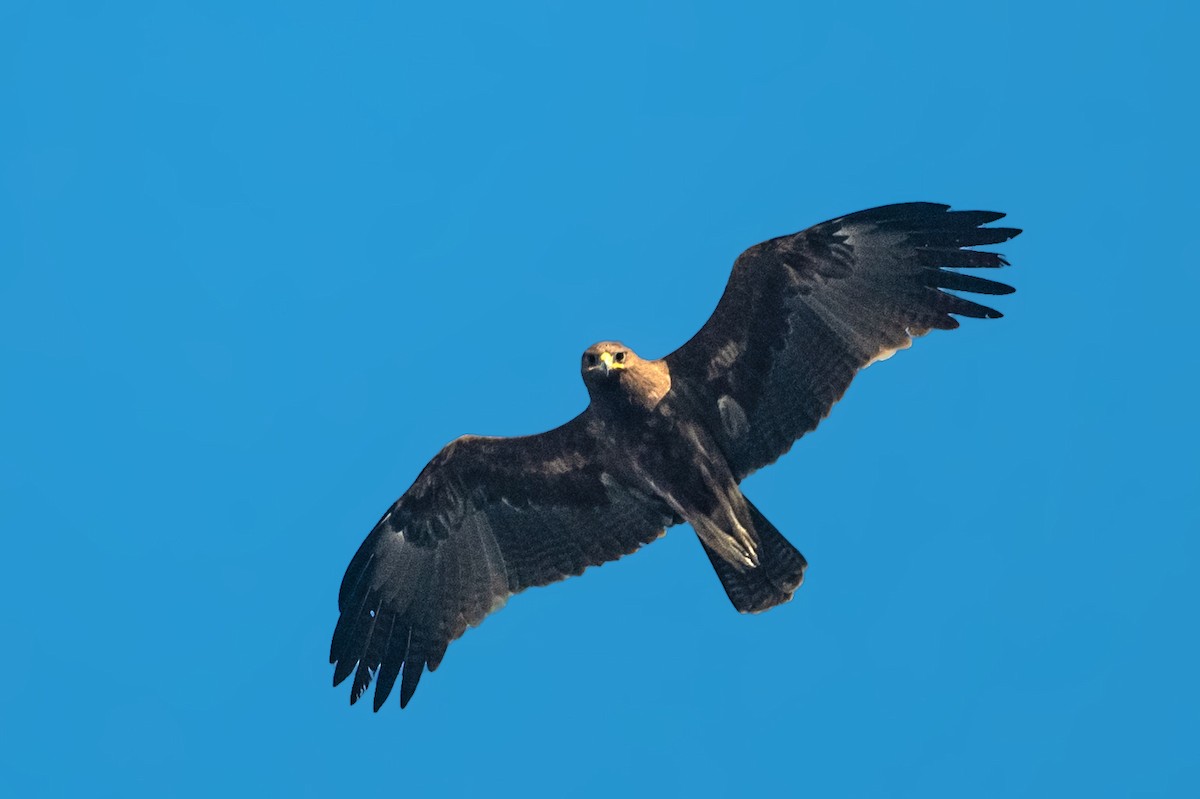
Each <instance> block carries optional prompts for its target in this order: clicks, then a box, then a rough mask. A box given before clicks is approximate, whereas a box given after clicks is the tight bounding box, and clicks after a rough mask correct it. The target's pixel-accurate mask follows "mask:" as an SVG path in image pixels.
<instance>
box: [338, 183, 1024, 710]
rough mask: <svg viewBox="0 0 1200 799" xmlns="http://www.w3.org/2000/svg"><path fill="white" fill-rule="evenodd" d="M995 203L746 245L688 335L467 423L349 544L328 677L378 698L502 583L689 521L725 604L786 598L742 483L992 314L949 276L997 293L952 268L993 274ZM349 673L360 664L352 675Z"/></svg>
mask: <svg viewBox="0 0 1200 799" xmlns="http://www.w3.org/2000/svg"><path fill="white" fill-rule="evenodd" d="M1000 216H1002V215H1001V214H996V213H992V212H980V211H967V212H963V211H958V212H953V211H949V209H948V206H943V205H935V204H932V203H907V204H903V205H892V206H883V207H881V208H875V209H870V210H868V211H861V212H859V213H856V214H851V215H848V216H845V217H841V218H839V219H834V220H832V221H830V222H825V223H822V224H820V225H816V226H814V227H812V228H809V229H808V230H805V231H803V232H801V233H797V234H795V235H792V236H784V237H781V238H778V239H772V240H771V241H767V242H764V243H762V244H759V245H755V246H754V247H751V248H750V249H748V250H746V252H744V253H743V254H742V255H741V256H740V257H739V258H738V259H737V262H736V263H735V264H734V269H733V273H732V275H731V276H730V279H729V285H728V286H727V287H726V290H725V294H724V295H723V296H722V298H721V301H720V303H719V304H718V306H717V309H716V311H714V313H713V315H712V317H711V318H710V319H709V321H708V322H707V323H706V324H705V325H704V327H703V328H702V329H701V330H700V332H698V333H697V334H696V335H695V336H694V337H693V338H692V339H691V340H690V341H689V342H688V343H686V344H685V345H684V346H682V347H680V348H679V349H678V350H676V351H675V352H673V353H671V354H670V355H668V356H667V357H665V358H662V359H659V360H643V359H642V358H640V357H638V356H637V354H636V353H634V352H633V351H632V350H631V349H629V348H628V347H626V346H624V345H623V344H621V343H619V342H614V341H606V342H601V343H599V344H595V345H593V346H592V347H589V348H588V349H587V350H586V351H585V352H584V355H583V359H582V366H581V371H582V375H583V380H584V383H585V384H586V386H587V388H588V393H589V395H590V397H591V404H590V405H589V406H588V408H587V409H586V410H585V411H584V412H583V413H582V414H580V415H579V416H577V417H576V418H575V419H573V420H571V421H570V422H567V423H566V424H564V425H562V426H561V427H558V428H555V429H553V430H550V431H548V432H546V433H542V434H539V435H533V436H524V437H518V438H488V437H480V436H463V437H461V438H459V439H456V440H455V441H453V442H451V443H450V444H448V445H447V446H446V447H445V448H444V449H443V450H442V451H441V452H440V453H439V454H438V455H437V456H436V457H435V458H434V459H433V460H432V461H430V463H429V464H428V465H427V466H426V467H425V469H424V470H422V472H421V474H420V475H419V476H418V477H417V479H416V481H415V482H414V483H413V485H412V487H411V488H410V489H409V490H408V491H407V492H405V494H404V495H403V496H401V497H400V499H399V500H397V501H396V502H395V504H394V505H393V506H392V507H391V509H389V510H388V512H387V513H386V514H385V515H384V517H383V518H382V519H380V521H379V522H378V524H376V526H375V528H374V529H373V530H372V531H371V534H370V535H369V536H368V537H367V539H366V541H364V542H363V544H362V546H361V547H360V548H359V550H358V553H357V554H356V555H355V556H354V558H353V560H352V561H351V563H350V566H349V568H348V569H347V571H346V576H345V578H344V580H343V582H342V587H341V591H340V592H339V597H338V604H339V608H340V610H341V617H340V619H339V621H338V624H337V628H336V630H335V631H334V636H333V642H332V645H331V648H330V662H331V663H335V664H336V667H335V669H334V684H335V685H337V684H338V683H340V682H341V681H342V680H344V679H345V678H346V677H348V676H349V675H350V673H351V672H352V671H353V672H355V677H354V684H353V687H352V690H351V702H354V701H356V700H357V699H358V698H359V697H360V696H361V695H362V693H363V692H364V691H365V690H366V688H367V686H368V685H369V684H370V682H371V681H372V679H375V680H376V690H375V709H376V710H378V709H379V707H380V706H381V705H382V703H383V701H384V700H385V699H386V698H387V695H388V693H389V692H390V691H391V689H392V687H393V685H394V684H395V682H396V680H397V678H399V677H400V675H401V671H403V677H402V678H401V687H400V704H401V707H403V706H404V705H406V704H407V703H408V701H409V699H410V698H411V697H412V694H413V692H414V691H415V690H416V687H417V682H418V680H419V679H420V677H421V674H422V672H423V670H424V669H425V668H426V667H428V668H429V669H430V670H434V669H436V668H437V666H438V664H439V663H440V662H441V659H442V657H443V655H444V654H445V651H446V647H447V646H448V645H449V643H450V642H451V641H452V640H453V639H455V638H457V637H458V636H459V635H461V634H462V633H463V631H465V630H466V628H467V627H468V626H470V625H474V624H478V623H479V622H480V621H482V620H483V618H484V617H485V616H486V615H487V614H488V613H490V612H492V611H493V610H495V609H497V608H498V607H500V606H501V605H503V604H504V602H505V600H506V599H507V598H508V597H509V596H511V595H512V594H513V593H516V592H518V591H521V590H524V589H525V588H529V587H532V586H537V585H545V584H547V583H550V582H554V581H557V580H561V579H563V578H565V577H568V576H571V575H575V574H579V573H580V572H582V571H583V570H584V569H585V568H587V567H588V566H591V565H598V564H600V563H604V562H606V561H609V560H613V559H616V558H619V557H621V556H622V555H625V554H628V553H630V552H633V551H636V550H637V549H638V548H639V547H641V546H643V545H645V544H647V543H649V542H650V541H653V540H654V539H656V538H658V537H659V536H661V535H662V534H663V532H664V531H665V529H666V528H667V527H669V526H671V525H673V524H677V523H680V522H683V521H687V522H688V523H690V524H691V526H692V528H693V529H694V530H695V531H696V534H697V536H698V537H699V539H700V542H701V545H702V546H703V547H704V550H705V552H706V553H707V554H708V557H709V560H710V562H711V563H712V565H713V568H714V569H715V571H716V572H717V576H718V577H719V579H720V580H721V583H722V585H723V587H724V588H725V591H726V593H727V594H728V596H729V598H730V600H731V601H732V603H733V605H734V606H735V607H736V608H737V609H738V610H739V611H742V612H759V611H763V610H766V609H769V608H771V607H774V606H776V605H778V604H781V603H783V602H786V601H788V600H789V599H791V597H792V595H793V593H794V592H795V590H796V588H797V587H798V586H799V585H800V583H801V582H802V580H803V577H804V570H805V568H806V566H807V563H806V562H805V560H804V557H803V556H802V555H801V554H800V553H799V552H798V551H797V550H796V549H795V547H793V546H792V545H791V544H790V543H789V542H788V541H787V540H786V539H785V538H784V537H783V536H782V535H781V534H780V533H779V531H778V530H776V529H775V527H774V526H773V525H772V524H771V523H770V522H769V521H768V520H767V519H766V518H765V517H764V516H763V514H762V513H761V512H760V511H759V510H758V509H757V508H756V507H754V505H753V504H752V503H751V502H750V501H749V500H748V499H746V497H745V496H744V495H743V494H742V492H741V489H740V488H739V484H740V483H741V481H742V480H743V479H744V478H745V477H746V476H747V475H749V474H750V473H751V472H753V471H755V470H756V469H758V468H761V467H762V466H765V465H767V464H769V463H771V462H773V461H774V460H776V459H777V458H779V457H780V456H781V455H782V454H784V453H785V452H787V450H788V449H789V448H790V447H791V446H792V443H793V442H794V441H795V440H796V439H798V438H799V437H801V436H802V435H804V434H805V433H807V432H808V431H810V430H812V429H813V428H815V427H816V426H817V423H818V422H819V421H820V420H821V419H822V418H824V416H825V415H826V414H828V412H829V410H830V409H831V408H832V407H833V404H834V403H835V402H836V401H837V400H838V399H839V398H840V397H841V395H842V393H843V392H844V391H845V390H846V388H847V387H848V386H849V384H850V381H851V380H852V379H853V377H854V375H855V374H856V373H857V372H858V371H860V370H861V369H863V368H865V367H867V366H869V365H870V364H872V363H874V362H876V361H878V360H883V359H885V358H887V357H890V356H891V355H892V354H893V353H895V352H896V351H897V350H899V349H904V348H905V347H907V346H909V344H910V343H911V340H912V338H913V337H915V336H920V335H923V334H924V333H926V332H928V331H929V330H930V329H934V328H943V329H950V328H954V327H957V326H958V322H957V321H956V320H955V319H954V317H953V316H951V314H957V315H962V316H973V317H981V318H993V317H998V316H999V315H1000V314H999V313H997V312H996V311H994V310H992V309H991V308H987V307H985V306H982V305H978V304H976V303H974V302H971V301H969V300H966V299H963V298H961V297H958V296H956V295H953V294H949V293H946V292H945V291H942V290H941V289H947V288H948V289H955V290H962V291H972V292H977V293H984V294H1004V293H1008V292H1010V291H1011V290H1012V289H1011V288H1009V287H1008V286H1005V285H1004V284H1002V283H997V282H994V281H991V280H987V279H983V278H978V277H973V276H970V275H966V274H962V273H959V272H954V271H949V270H948V269H947V268H946V267H950V268H995V267H999V266H1003V265H1005V263H1006V262H1005V261H1004V259H1003V258H1001V257H1000V256H999V255H997V254H995V253H989V252H981V251H977V250H972V249H966V248H968V247H972V246H975V245H981V244H994V243H998V242H1001V241H1006V240H1007V239H1009V238H1012V237H1013V236H1015V235H1016V234H1017V233H1018V232H1019V231H1016V230H1014V229H1012V228H987V227H982V225H983V224H986V223H987V222H991V221H994V220H996V219H998V218H1000ZM356 667H357V670H356Z"/></svg>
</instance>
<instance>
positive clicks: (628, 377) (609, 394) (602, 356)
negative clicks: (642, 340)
mask: <svg viewBox="0 0 1200 799" xmlns="http://www.w3.org/2000/svg"><path fill="white" fill-rule="evenodd" d="M580 370H581V371H582V372H583V382H584V384H585V385H586V386H587V390H588V394H590V395H591V397H592V402H593V404H595V403H599V404H600V405H602V406H603V405H610V406H611V403H612V402H614V401H617V400H618V399H619V402H618V407H623V406H624V403H626V402H632V403H635V404H638V405H642V406H643V407H646V408H653V407H654V406H655V405H657V404H658V402H659V401H660V400H661V399H662V398H663V397H664V396H666V394H667V392H668V391H670V390H671V377H670V373H669V371H668V370H667V366H666V364H665V363H664V362H663V361H645V360H642V359H641V358H639V357H638V354H637V353H636V352H634V351H633V350H631V349H629V348H628V347H626V346H625V345H624V344H622V343H621V342H619V341H601V342H600V343H599V344H593V345H592V346H590V347H588V348H587V349H586V350H584V352H583V363H582V364H581V365H580Z"/></svg>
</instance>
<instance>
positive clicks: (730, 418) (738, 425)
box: [717, 394, 750, 441]
mask: <svg viewBox="0 0 1200 799" xmlns="http://www.w3.org/2000/svg"><path fill="white" fill-rule="evenodd" d="M717 410H718V411H720V412H721V427H723V428H725V435H727V436H729V437H730V438H731V439H733V440H735V441H736V440H737V439H739V438H741V437H742V436H744V435H746V434H747V433H749V432H750V420H749V419H747V418H746V412H745V411H744V410H742V406H741V405H738V404H737V400H735V399H734V398H733V397H731V396H729V395H728V394H722V395H721V397H720V399H718V400H717Z"/></svg>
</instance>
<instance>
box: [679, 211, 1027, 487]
mask: <svg viewBox="0 0 1200 799" xmlns="http://www.w3.org/2000/svg"><path fill="white" fill-rule="evenodd" d="M1002 217H1003V214H1000V213H996V212H993V211H951V210H949V206H947V205H939V204H935V203H903V204H899V205H886V206H882V207H880V208H873V209H870V210H867V211H860V212H858V213H855V214H850V215H848V216H844V217H840V218H838V219H834V220H831V221H829V222H824V223H822V224H819V225H814V226H813V227H811V228H809V229H807V230H805V231H802V232H800V233H797V234H794V235H791V236H782V237H780V238H776V239H771V240H770V241H766V242H763V243H762V244H757V245H755V246H753V247H751V248H749V249H748V250H746V251H745V252H744V253H742V254H741V255H740V256H739V257H738V259H737V261H736V262H735V263H734V267H733V273H732V275H731V276H730V278H729V283H728V285H727V286H726V288H725V293H724V294H723V295H722V297H721V300H720V302H719V303H718V304H717V308H716V310H715V311H714V312H713V314H712V317H711V318H709V320H708V322H706V323H705V325H704V327H702V328H701V329H700V331H699V332H698V333H697V334H696V335H695V336H693V337H692V339H691V340H689V341H688V342H687V343H686V344H684V345H683V346H682V347H680V348H679V349H678V350H676V351H675V352H673V353H671V354H670V355H668V356H667V358H666V362H667V364H668V366H669V367H670V371H671V380H672V391H673V392H677V393H678V394H679V395H680V396H681V397H686V400H687V406H686V407H687V410H688V411H690V412H691V413H693V414H695V416H696V418H701V419H706V420H707V421H708V425H709V429H712V430H717V431H722V432H724V438H723V439H722V440H721V441H720V443H721V445H722V449H723V450H724V451H725V453H726V455H727V457H728V458H729V462H730V465H731V466H732V467H733V468H734V471H735V473H736V474H737V476H738V478H739V479H741V478H744V477H745V476H746V475H748V474H750V473H751V472H753V471H755V470H756V469H760V468H762V467H763V466H766V465H767V464H769V463H772V462H774V461H775V460H776V459H778V458H779V457H780V456H781V455H783V454H784V453H785V452H787V451H788V449H790V448H791V446H792V443H793V442H795V440H796V439H798V438H800V437H801V436H802V435H804V434H805V433H807V432H809V431H811V430H813V429H814V428H816V426H817V424H818V423H819V422H820V421H821V419H823V418H825V416H826V415H828V413H829V411H830V410H831V409H832V408H833V405H834V403H836V402H837V401H838V400H839V399H840V398H841V397H842V395H843V394H844V393H845V391H846V389H847V387H849V385H850V382H851V381H852V380H853V379H854V376H855V375H856V374H857V373H858V371H859V370H860V369H862V368H864V367H865V366H867V365H869V364H870V363H871V362H872V361H873V359H876V358H879V357H880V356H883V355H886V354H887V353H888V352H889V351H891V350H895V349H897V348H904V347H906V346H908V344H909V342H910V341H911V338H912V337H913V336H916V335H921V334H923V333H924V332H926V331H928V330H930V329H952V328H955V327H957V326H958V322H957V321H956V320H955V319H954V317H953V316H951V314H957V315H960V316H970V317H976V318H986V319H994V318H998V317H999V316H1001V314H1000V312H999V311H997V310H995V309H993V308H989V307H987V306H985V305H981V304H979V303H976V302H972V301H970V300H967V299H964V298H962V297H958V296H955V295H953V294H948V293H946V292H944V291H940V290H939V288H948V289H952V290H960V291H970V292H975V293H984V294H1007V293H1009V292H1011V291H1012V288H1011V287H1009V286H1006V285H1004V284H1003V283H998V282H995V281H991V280H985V279H983V278H977V277H974V276H972V275H965V274H961V273H958V272H948V271H946V270H945V268H944V267H953V268H976V267H986V268H995V267H1000V266H1003V265H1005V264H1006V263H1007V262H1006V261H1005V260H1004V259H1003V258H1002V257H1001V256H999V255H997V254H995V253H988V252H979V251H976V250H964V249H961V248H963V247H974V246H979V245H987V244H997V243H999V242H1002V241H1007V240H1008V239H1011V238H1012V237H1013V236H1016V235H1017V234H1018V233H1019V232H1020V231H1018V230H1016V229H1015V228H986V227H980V225H983V224H986V223H988V222H994V221H996V220H997V219H1000V218H1002ZM722 398H727V399H725V400H724V403H725V405H726V406H727V407H728V406H729V403H731V402H732V403H736V404H737V406H738V408H739V409H740V410H741V411H742V413H744V414H745V418H746V421H747V424H746V427H745V430H744V431H743V432H742V434H741V435H738V436H731V435H729V431H728V430H726V429H725V428H723V427H722V426H721V424H720V411H719V407H720V403H721V402H722Z"/></svg>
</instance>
